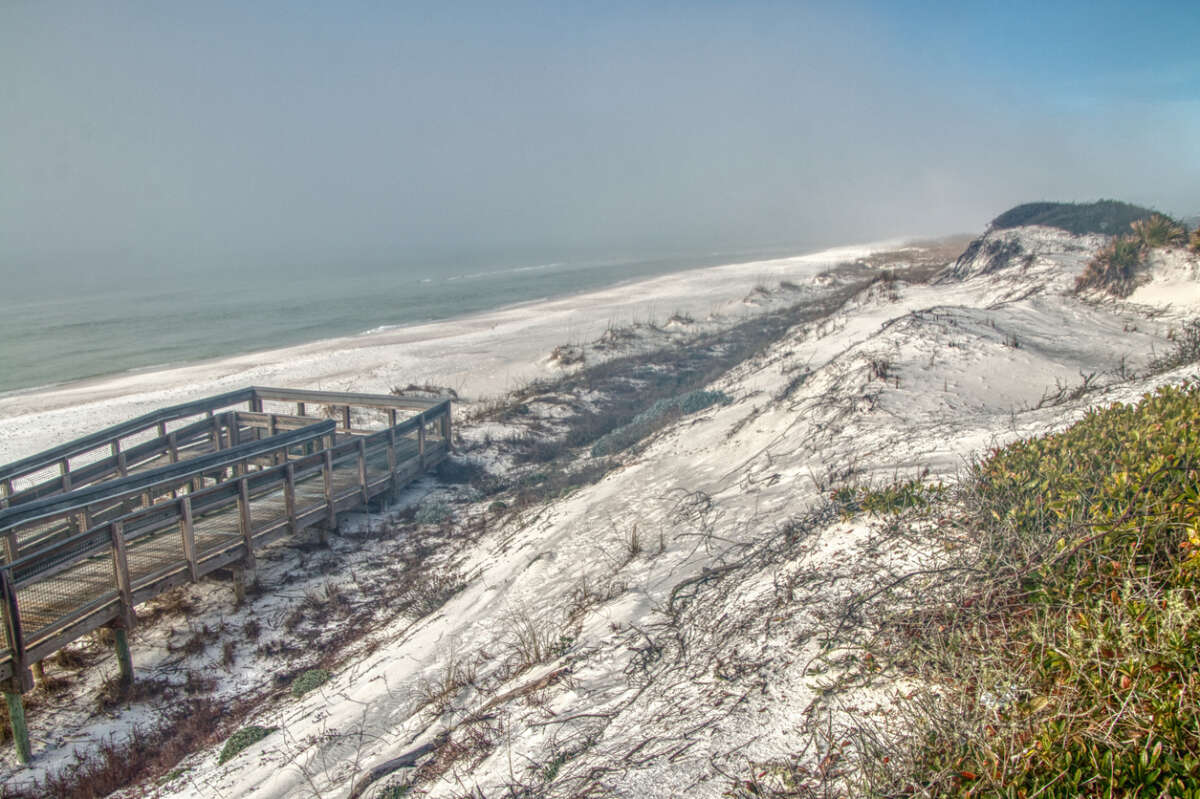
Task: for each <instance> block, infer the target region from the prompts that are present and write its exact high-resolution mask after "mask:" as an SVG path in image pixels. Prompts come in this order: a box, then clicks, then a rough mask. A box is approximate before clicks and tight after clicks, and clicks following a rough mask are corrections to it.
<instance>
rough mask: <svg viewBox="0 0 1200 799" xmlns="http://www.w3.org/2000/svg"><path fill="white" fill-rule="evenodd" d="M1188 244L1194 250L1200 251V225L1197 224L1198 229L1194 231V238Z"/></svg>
mask: <svg viewBox="0 0 1200 799" xmlns="http://www.w3.org/2000/svg"><path fill="white" fill-rule="evenodd" d="M1188 246H1189V247H1190V248H1191V249H1192V252H1200V225H1197V226H1196V229H1195V230H1193V231H1192V240H1191V243H1190V244H1188Z"/></svg>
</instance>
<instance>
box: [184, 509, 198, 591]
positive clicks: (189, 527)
mask: <svg viewBox="0 0 1200 799" xmlns="http://www.w3.org/2000/svg"><path fill="white" fill-rule="evenodd" d="M179 514H180V519H179V531H180V533H181V534H182V535H183V556H184V557H185V558H187V562H188V571H189V572H191V575H192V582H196V581H197V580H199V579H200V573H199V571H198V569H197V565H196V528H195V523H194V520H193V519H192V498H191V496H189V495H187V494H184V496H183V499H181V500H179Z"/></svg>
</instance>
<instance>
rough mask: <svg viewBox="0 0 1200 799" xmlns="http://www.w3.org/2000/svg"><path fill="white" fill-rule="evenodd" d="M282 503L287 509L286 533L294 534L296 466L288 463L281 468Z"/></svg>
mask: <svg viewBox="0 0 1200 799" xmlns="http://www.w3.org/2000/svg"><path fill="white" fill-rule="evenodd" d="M283 503H284V506H285V507H286V508H287V517H288V531H289V532H290V533H291V534H292V535H295V534H296V464H294V463H292V462H290V461H289V462H288V463H287V465H285V466H284V467H283Z"/></svg>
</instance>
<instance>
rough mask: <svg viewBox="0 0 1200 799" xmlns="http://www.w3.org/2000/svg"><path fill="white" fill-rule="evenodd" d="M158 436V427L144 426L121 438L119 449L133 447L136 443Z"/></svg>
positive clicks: (142, 442) (143, 442)
mask: <svg viewBox="0 0 1200 799" xmlns="http://www.w3.org/2000/svg"><path fill="white" fill-rule="evenodd" d="M155 438H158V427H157V426H155V427H146V428H143V429H141V430H138V431H137V432H134V433H130V434H129V435H127V436H124V437H122V438H121V449H133V448H134V447H136V446H137V445H138V444H145V443H146V442H147V441H151V440H153V439H155Z"/></svg>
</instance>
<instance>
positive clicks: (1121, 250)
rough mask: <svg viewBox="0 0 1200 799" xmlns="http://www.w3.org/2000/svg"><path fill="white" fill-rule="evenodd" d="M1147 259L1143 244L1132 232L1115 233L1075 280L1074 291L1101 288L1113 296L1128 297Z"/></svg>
mask: <svg viewBox="0 0 1200 799" xmlns="http://www.w3.org/2000/svg"><path fill="white" fill-rule="evenodd" d="M1145 260H1146V248H1145V247H1144V246H1142V242H1141V240H1140V239H1138V238H1137V237H1135V236H1118V237H1117V238H1115V239H1113V240H1112V241H1110V242H1109V243H1108V244H1106V245H1105V246H1104V247H1102V248H1101V249H1100V252H1098V253H1096V255H1095V257H1094V258H1092V260H1091V261H1090V262H1089V263H1088V265H1087V268H1086V269H1085V270H1084V271H1083V274H1082V275H1080V276H1079V277H1078V278H1077V279H1076V281H1075V291H1077V292H1079V291H1086V290H1087V289H1104V290H1105V291H1107V292H1108V293H1109V294H1112V295H1113V296H1116V297H1128V296H1129V295H1130V294H1132V293H1133V290H1134V288H1135V287H1136V277H1137V273H1138V271H1139V270H1140V269H1141V267H1142V264H1144V263H1145Z"/></svg>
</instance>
